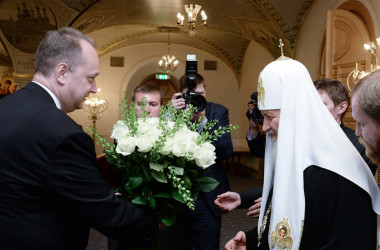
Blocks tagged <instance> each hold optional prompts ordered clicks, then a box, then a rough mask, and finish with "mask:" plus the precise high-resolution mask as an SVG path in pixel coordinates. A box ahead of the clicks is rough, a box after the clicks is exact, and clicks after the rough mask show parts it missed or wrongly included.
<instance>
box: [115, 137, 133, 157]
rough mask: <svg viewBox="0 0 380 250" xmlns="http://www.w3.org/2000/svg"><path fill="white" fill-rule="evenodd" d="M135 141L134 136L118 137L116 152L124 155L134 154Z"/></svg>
mask: <svg viewBox="0 0 380 250" xmlns="http://www.w3.org/2000/svg"><path fill="white" fill-rule="evenodd" d="M135 141H136V139H135V138H134V137H122V138H120V139H118V141H117V146H116V152H117V153H118V154H122V155H124V156H126V155H130V154H132V153H133V152H134V151H135V148H136V145H135Z"/></svg>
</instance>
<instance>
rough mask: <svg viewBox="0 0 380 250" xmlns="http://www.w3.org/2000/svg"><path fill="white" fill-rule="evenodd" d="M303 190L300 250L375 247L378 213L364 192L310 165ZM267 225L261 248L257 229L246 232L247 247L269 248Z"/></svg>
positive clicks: (345, 180) (333, 174)
mask: <svg viewBox="0 0 380 250" xmlns="http://www.w3.org/2000/svg"><path fill="white" fill-rule="evenodd" d="M304 192H305V220H304V228H303V233H302V239H301V244H300V248H299V249H304V250H310V249H361V250H362V249H376V230H377V228H376V221H377V215H376V213H375V212H374V211H373V208H372V203H371V197H370V195H369V194H368V193H367V192H366V191H364V190H363V189H361V188H360V187H358V186H357V185H356V184H354V183H352V182H351V181H349V180H347V179H345V178H344V177H342V176H340V175H338V174H336V173H334V172H331V171H329V170H326V169H323V168H319V167H317V166H310V167H308V168H307V169H306V170H305V171H304ZM270 199H271V193H270V197H269V200H270ZM267 204H269V202H268V203H267ZM267 209H268V208H266V210H267ZM268 217H269V218H270V214H269V216H268ZM268 225H269V223H267V227H266V228H265V231H264V233H263V238H262V240H261V244H260V247H257V228H255V229H252V230H250V231H248V232H246V237H247V249H270V248H269V245H268V233H271V232H269V229H268ZM293 244H298V242H294V243H293ZM293 247H294V245H293Z"/></svg>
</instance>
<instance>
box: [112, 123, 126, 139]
mask: <svg viewBox="0 0 380 250" xmlns="http://www.w3.org/2000/svg"><path fill="white" fill-rule="evenodd" d="M130 132H131V131H130V130H129V128H128V126H127V125H125V123H124V122H123V121H120V120H119V121H117V122H116V123H115V124H114V125H113V130H112V134H111V138H112V139H116V140H119V139H120V138H123V137H128V136H129V134H130Z"/></svg>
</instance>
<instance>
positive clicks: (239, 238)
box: [224, 231, 247, 250]
mask: <svg viewBox="0 0 380 250" xmlns="http://www.w3.org/2000/svg"><path fill="white" fill-rule="evenodd" d="M224 248H225V249H226V250H246V249H247V248H246V239H245V233H244V232H243V231H240V232H238V233H237V234H236V236H235V237H234V238H233V239H231V240H230V241H229V242H227V244H226V245H225V246H224Z"/></svg>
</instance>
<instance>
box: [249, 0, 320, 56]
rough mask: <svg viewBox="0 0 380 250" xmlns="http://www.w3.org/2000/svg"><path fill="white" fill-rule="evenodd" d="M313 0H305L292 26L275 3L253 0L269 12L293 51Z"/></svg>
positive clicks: (266, 0)
mask: <svg viewBox="0 0 380 250" xmlns="http://www.w3.org/2000/svg"><path fill="white" fill-rule="evenodd" d="M313 1H314V0H305V1H304V3H303V4H302V7H301V8H300V9H299V11H298V14H297V16H296V18H295V20H294V22H293V23H292V24H291V26H290V25H289V24H288V23H287V21H286V20H285V19H284V17H283V16H282V15H281V14H280V13H279V11H278V10H277V9H276V8H275V7H274V6H273V4H272V3H270V2H269V0H252V2H253V3H254V4H257V5H258V6H259V7H260V8H262V9H263V10H264V11H265V13H267V15H268V17H270V18H271V19H272V20H273V21H274V23H275V24H276V25H277V26H278V28H279V29H280V30H281V32H282V33H283V36H284V37H285V38H286V41H287V44H288V47H289V48H290V50H291V51H292V52H293V53H294V51H295V47H296V40H297V37H298V34H299V32H300V30H301V28H302V24H303V22H304V20H305V17H306V15H307V13H308V11H309V10H310V7H311V6H312V4H313Z"/></svg>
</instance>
